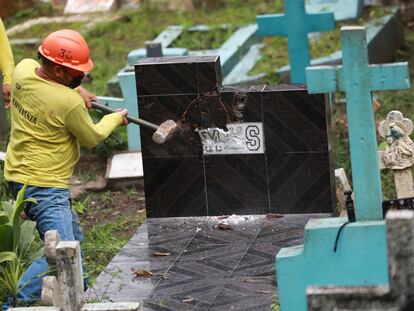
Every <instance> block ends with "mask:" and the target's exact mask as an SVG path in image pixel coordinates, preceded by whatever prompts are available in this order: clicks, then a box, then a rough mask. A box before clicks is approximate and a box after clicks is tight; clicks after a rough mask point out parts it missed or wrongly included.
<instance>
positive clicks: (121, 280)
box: [85, 261, 168, 302]
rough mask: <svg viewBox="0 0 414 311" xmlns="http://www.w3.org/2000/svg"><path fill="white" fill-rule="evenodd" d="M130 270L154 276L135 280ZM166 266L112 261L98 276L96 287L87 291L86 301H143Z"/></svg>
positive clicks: (147, 262)
mask: <svg viewBox="0 0 414 311" xmlns="http://www.w3.org/2000/svg"><path fill="white" fill-rule="evenodd" d="M132 268H134V269H140V270H145V271H150V272H152V273H153V274H154V275H153V276H150V277H139V278H135V277H134V275H133V272H132V270H131V269H132ZM167 268H168V265H162V264H159V263H154V262H150V261H146V262H134V263H131V262H114V261H112V262H111V263H110V264H109V265H108V266H107V267H106V269H105V270H104V271H103V272H102V273H101V274H100V275H99V277H98V279H97V281H96V285H94V286H93V287H92V288H91V289H89V290H88V292H87V293H86V295H85V297H86V298H87V299H97V298H99V299H100V300H102V299H103V300H105V299H106V298H109V300H110V301H115V302H122V301H132V302H135V301H143V299H144V298H145V297H146V296H147V295H148V294H149V293H150V292H151V290H152V289H153V288H154V287H155V285H156V284H157V283H158V282H159V280H160V279H161V275H162V274H163V273H164V272H165V271H166V270H167Z"/></svg>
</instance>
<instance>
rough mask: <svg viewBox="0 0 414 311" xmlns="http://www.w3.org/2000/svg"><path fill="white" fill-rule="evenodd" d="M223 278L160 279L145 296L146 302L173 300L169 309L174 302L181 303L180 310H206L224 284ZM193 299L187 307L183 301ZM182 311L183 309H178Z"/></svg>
mask: <svg viewBox="0 0 414 311" xmlns="http://www.w3.org/2000/svg"><path fill="white" fill-rule="evenodd" d="M225 280H226V278H225V277H214V278H184V279H181V280H175V279H168V278H167V279H162V280H161V281H160V282H159V283H158V285H157V286H156V287H155V288H154V289H153V290H152V291H151V293H150V294H149V295H148V296H147V298H146V301H157V300H158V299H160V298H161V299H162V298H164V299H167V300H170V299H171V300H173V301H170V304H169V307H170V306H171V303H173V304H172V307H173V308H174V302H176V303H181V305H182V308H185V307H186V306H187V307H188V306H190V307H194V306H198V307H205V308H207V307H208V306H209V305H210V303H211V300H213V299H214V297H215V296H216V295H217V294H218V292H219V291H220V288H221V287H222V285H223V284H224V282H225ZM189 298H193V299H194V301H193V303H192V304H190V305H188V304H186V303H185V302H184V303H183V300H185V299H189ZM180 310H183V309H180Z"/></svg>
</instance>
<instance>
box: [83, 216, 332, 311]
mask: <svg viewBox="0 0 414 311" xmlns="http://www.w3.org/2000/svg"><path fill="white" fill-rule="evenodd" d="M271 215H272V214H269V215H259V216H230V217H228V218H224V219H223V217H183V218H157V219H148V220H147V222H146V223H145V224H144V225H142V226H141V227H140V229H139V230H138V232H137V233H136V234H135V235H134V236H133V237H132V239H131V240H130V241H129V243H128V244H127V245H126V246H125V247H124V248H123V249H122V250H121V251H120V253H118V255H116V256H115V257H114V259H113V260H112V262H111V263H110V264H109V265H108V267H107V269H106V270H105V272H103V273H102V274H101V275H100V276H99V278H98V280H97V285H96V286H95V288H93V289H92V290H90V291H89V292H88V293H87V298H89V299H96V298H99V299H102V298H104V299H107V300H110V301H115V302H121V301H132V302H143V306H144V307H143V310H144V311H149V310H180V311H183V310H223V311H224V310H226V311H227V310H271V304H272V303H273V302H274V301H275V300H276V299H277V292H276V281H275V263H274V258H275V254H276V253H277V252H278V251H279V249H280V248H282V247H286V246H293V245H297V244H302V241H303V229H304V226H305V224H306V223H307V221H308V220H309V219H310V218H319V217H325V216H328V215H327V214H301V215H299V214H297V215H284V217H282V218H272V217H270V216H271ZM220 224H224V225H228V226H230V227H229V228H228V229H232V230H221V229H220V228H219V225H220ZM156 253H164V255H166V254H168V253H169V254H170V255H168V256H155V255H156ZM138 270H143V271H149V272H151V273H152V274H153V275H152V276H146V277H134V271H135V272H137V271H138Z"/></svg>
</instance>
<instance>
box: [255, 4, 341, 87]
mask: <svg viewBox="0 0 414 311" xmlns="http://www.w3.org/2000/svg"><path fill="white" fill-rule="evenodd" d="M285 11H286V13H285V14H274V15H259V16H258V17H257V23H258V25H259V31H258V33H259V35H261V36H280V35H282V36H287V37H288V49H289V59H290V64H291V81H292V83H305V82H306V75H305V69H306V67H307V66H309V65H310V53H309V44H308V33H311V32H320V31H329V30H332V29H334V28H335V21H334V15H333V13H319V14H307V13H306V10H305V2H304V0H296V1H290V0H285Z"/></svg>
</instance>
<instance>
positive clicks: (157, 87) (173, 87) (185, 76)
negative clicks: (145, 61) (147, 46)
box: [135, 58, 198, 98]
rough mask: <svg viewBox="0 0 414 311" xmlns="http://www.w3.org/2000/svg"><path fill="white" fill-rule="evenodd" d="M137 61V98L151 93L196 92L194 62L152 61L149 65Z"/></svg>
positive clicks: (195, 68)
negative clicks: (162, 62) (157, 62)
mask: <svg viewBox="0 0 414 311" xmlns="http://www.w3.org/2000/svg"><path fill="white" fill-rule="evenodd" d="M155 59H157V58H155ZM155 59H154V60H155ZM139 63H140V62H138V64H137V65H135V79H136V83H137V94H138V96H139V98H140V97H142V96H151V95H167V94H171V95H172V94H197V93H198V92H197V91H198V85H197V67H196V64H195V63H191V62H186V63H182V64H169V63H164V64H156V63H155V62H154V63H153V64H151V65H140V64H139Z"/></svg>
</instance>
